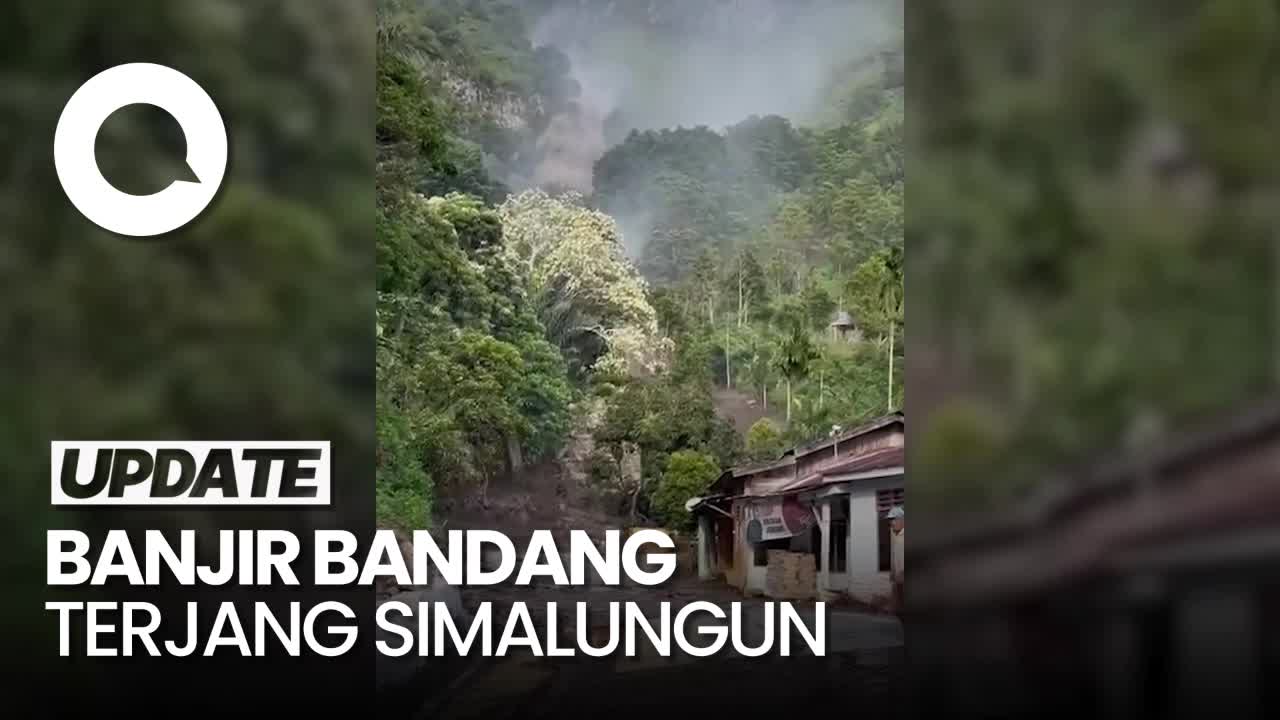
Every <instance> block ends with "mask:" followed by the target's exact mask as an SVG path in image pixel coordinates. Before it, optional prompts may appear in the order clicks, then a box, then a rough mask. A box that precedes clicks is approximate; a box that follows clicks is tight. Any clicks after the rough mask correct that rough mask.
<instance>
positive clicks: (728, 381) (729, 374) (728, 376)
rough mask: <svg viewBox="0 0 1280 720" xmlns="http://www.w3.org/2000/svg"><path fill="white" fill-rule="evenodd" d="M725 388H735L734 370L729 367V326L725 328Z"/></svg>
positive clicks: (726, 325) (726, 324)
mask: <svg viewBox="0 0 1280 720" xmlns="http://www.w3.org/2000/svg"><path fill="white" fill-rule="evenodd" d="M724 386H725V387H726V388H732V387H733V370H732V368H730V366H729V324H728V323H725V326H724Z"/></svg>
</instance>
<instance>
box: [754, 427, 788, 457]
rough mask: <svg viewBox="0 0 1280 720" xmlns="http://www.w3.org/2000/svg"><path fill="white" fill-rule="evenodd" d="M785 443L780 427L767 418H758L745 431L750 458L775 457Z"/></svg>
mask: <svg viewBox="0 0 1280 720" xmlns="http://www.w3.org/2000/svg"><path fill="white" fill-rule="evenodd" d="M785 444H786V439H785V437H784V436H783V431H782V428H780V427H778V424H777V423H775V422H774V421H772V420H770V419H769V418H760V419H759V420H757V421H755V423H753V424H752V425H751V429H750V430H748V431H747V454H748V456H749V457H750V458H751V459H752V460H768V459H771V458H776V457H777V456H778V455H779V454H780V453H781V452H782V450H783V449H784V446H785Z"/></svg>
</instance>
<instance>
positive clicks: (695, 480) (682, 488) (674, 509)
mask: <svg viewBox="0 0 1280 720" xmlns="http://www.w3.org/2000/svg"><path fill="white" fill-rule="evenodd" d="M719 474H720V466H719V465H717V464H716V459H715V458H714V457H712V456H711V455H708V454H705V453H700V452H696V451H693V450H680V451H678V452H674V453H672V454H671V457H670V459H669V460H668V461H667V467H666V470H665V471H664V472H663V473H662V478H661V480H659V482H658V487H657V489H656V490H655V491H654V492H653V497H652V499H651V500H650V504H651V506H652V508H653V511H654V513H655V514H656V515H657V517H658V519H659V520H661V521H662V523H663V524H664V525H666V526H667V527H670V528H674V529H685V528H688V527H690V526H692V524H693V517H692V516H691V515H690V514H689V511H688V510H686V509H685V503H687V502H688V501H689V500H690V499H691V498H694V497H698V496H700V495H702V494H703V493H705V492H706V490H707V486H709V485H710V484H711V483H712V481H714V480H715V479H716V477H717V476H718V475H719Z"/></svg>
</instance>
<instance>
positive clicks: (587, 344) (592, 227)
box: [499, 190, 665, 372]
mask: <svg viewBox="0 0 1280 720" xmlns="http://www.w3.org/2000/svg"><path fill="white" fill-rule="evenodd" d="M499 213H500V215H501V217H502V224H503V230H504V233H505V236H506V243H505V247H506V252H507V253H508V254H509V256H510V258H511V260H512V261H513V262H514V263H515V264H517V265H518V266H519V267H521V268H523V271H524V273H525V275H526V277H527V278H528V281H529V287H530V290H531V297H532V298H533V300H534V302H535V303H536V305H537V308H536V309H537V312H538V315H539V317H540V318H541V319H542V322H543V324H544V325H545V326H546V328H547V333H548V335H549V336H550V338H551V339H552V341H553V342H555V343H556V344H558V345H559V346H560V347H561V348H562V349H563V350H565V351H566V352H567V353H569V354H574V353H576V354H579V355H590V356H592V357H589V358H584V363H583V364H584V365H591V364H592V363H593V362H594V361H595V359H596V358H598V357H600V356H604V357H605V359H606V360H607V362H609V363H610V364H611V365H614V366H617V367H619V368H622V367H625V368H644V369H646V370H648V371H650V372H653V371H654V369H655V368H656V367H657V366H658V365H659V364H660V358H659V357H653V356H654V355H655V353H654V350H655V349H660V348H662V347H665V344H664V343H662V342H661V341H660V340H659V339H658V322H657V314H656V313H655V312H654V309H653V306H652V305H651V304H650V303H649V300H648V297H647V294H648V286H647V284H646V283H645V281H644V278H642V277H640V275H639V273H638V272H637V271H636V269H635V267H634V266H633V265H632V264H631V262H630V261H629V260H628V259H627V257H626V255H625V254H624V252H623V249H622V239H621V233H620V231H619V230H618V224H617V222H615V221H614V219H613V218H612V217H610V216H609V215H606V214H604V213H602V212H599V211H597V210H592V209H590V208H587V207H585V206H584V205H583V203H582V197H581V196H580V195H577V194H574V193H570V194H566V195H562V196H558V197H552V196H551V195H548V194H547V193H545V192H542V191H539V190H531V191H527V192H524V193H521V194H519V195H514V196H512V197H510V198H508V199H507V201H506V202H504V203H503V204H502V206H501V207H500V208H499ZM584 348H587V349H584ZM590 348H594V350H591V349H590ZM642 351H643V353H642V354H637V353H641V352H642ZM620 354H621V355H622V357H619V355H620ZM633 355H634V357H633Z"/></svg>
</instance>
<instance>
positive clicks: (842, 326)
mask: <svg viewBox="0 0 1280 720" xmlns="http://www.w3.org/2000/svg"><path fill="white" fill-rule="evenodd" d="M831 339H832V340H843V341H845V342H857V341H858V340H861V339H862V332H861V331H860V330H859V329H858V324H857V323H855V322H854V321H853V316H852V315H850V314H849V313H847V312H845V311H844V310H841V311H840V312H838V313H836V317H835V319H834V320H832V321H831Z"/></svg>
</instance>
